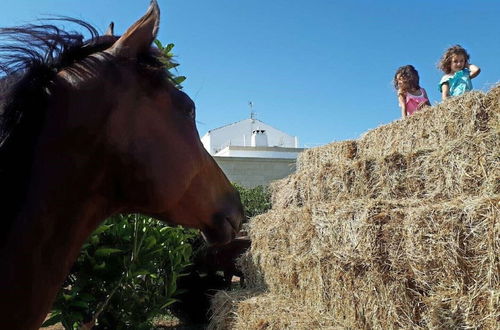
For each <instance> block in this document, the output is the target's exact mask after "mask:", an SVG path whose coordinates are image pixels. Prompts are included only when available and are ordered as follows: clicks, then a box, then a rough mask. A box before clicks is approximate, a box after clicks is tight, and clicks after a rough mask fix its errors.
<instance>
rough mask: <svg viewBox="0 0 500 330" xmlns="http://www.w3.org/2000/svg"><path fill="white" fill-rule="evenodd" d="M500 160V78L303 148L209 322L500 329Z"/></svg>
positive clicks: (255, 223)
mask: <svg viewBox="0 0 500 330" xmlns="http://www.w3.org/2000/svg"><path fill="white" fill-rule="evenodd" d="M499 164H500V86H497V87H495V88H493V89H492V90H491V91H490V92H488V93H487V94H483V93H480V92H472V93H468V94H466V95H464V96H462V97H458V98H452V99H450V100H447V101H445V102H443V103H441V104H440V105H438V106H436V107H431V108H427V109H426V110H425V111H421V112H419V113H417V114H416V115H414V116H411V117H410V118H408V119H406V120H399V121H397V122H395V123H391V124H389V125H385V126H382V127H379V128H376V129H374V130H372V131H369V132H367V133H366V134H365V135H364V136H362V137H361V138H360V139H359V140H356V141H344V142H338V143H333V144H330V145H327V146H323V147H319V148H314V149H310V150H307V151H306V152H304V153H302V154H301V155H300V157H299V160H298V171H297V172H296V173H294V174H293V175H291V176H289V177H287V178H285V179H282V180H280V181H277V182H275V183H273V184H272V186H271V193H272V201H273V208H272V210H270V211H269V212H268V213H266V214H264V215H261V216H258V217H255V218H253V219H252V220H251V222H250V225H249V233H250V236H251V238H252V248H251V251H250V252H249V253H248V254H246V255H245V256H244V257H243V258H242V259H241V260H240V263H241V265H242V267H243V268H244V273H245V274H246V275H247V277H249V278H252V280H251V281H249V282H248V283H247V285H248V287H247V289H246V291H241V292H240V291H236V292H231V293H226V294H222V293H221V294H220V295H219V294H218V295H217V296H216V297H219V298H220V299H219V300H218V301H214V304H213V308H214V310H215V311H218V312H216V313H215V315H214V319H213V321H212V323H211V326H212V327H213V328H218V329H229V328H235V329H264V328H271V329H282V328H298V329H311V328H334V329H337V328H350V329H358V328H362V329H372V328H375V329H394V328H411V329H427V328H445V329H455V328H461V329H468V328H474V329H498V324H500V221H499V219H500V165H499ZM243 265H244V266H243ZM247 272H248V273H247Z"/></svg>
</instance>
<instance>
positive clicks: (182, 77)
mask: <svg viewBox="0 0 500 330" xmlns="http://www.w3.org/2000/svg"><path fill="white" fill-rule="evenodd" d="M184 80H186V77H184V76H178V77H175V78H174V81H175V83H176V84H178V85H180V84H181V83H182V82H183V81H184Z"/></svg>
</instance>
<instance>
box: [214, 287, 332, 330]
mask: <svg viewBox="0 0 500 330" xmlns="http://www.w3.org/2000/svg"><path fill="white" fill-rule="evenodd" d="M214 306H217V307H222V308H221V309H219V310H216V311H214V317H213V318H212V320H211V322H210V324H209V326H208V329H234V330H237V329H241V330H248V329H259V330H263V329H276V330H281V329H307V330H310V329H329V328H330V329H332V328H336V329H339V328H340V327H339V324H338V323H336V321H335V320H333V319H332V318H331V317H329V316H328V315H322V314H320V313H319V312H318V310H316V309H314V308H309V307H304V306H302V305H301V304H298V303H297V302H296V301H294V300H290V299H286V298H284V297H282V296H279V295H273V294H260V295H257V296H252V292H248V291H240V292H220V293H218V294H217V295H216V296H215V297H214Z"/></svg>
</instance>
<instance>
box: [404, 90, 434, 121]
mask: <svg viewBox="0 0 500 330" xmlns="http://www.w3.org/2000/svg"><path fill="white" fill-rule="evenodd" d="M427 101H429V99H428V98H427V93H426V92H425V89H423V88H420V95H419V96H415V95H412V94H410V93H406V112H407V113H408V115H409V116H411V115H413V114H414V113H415V112H416V111H417V110H418V107H419V105H420V104H425V103H426V102H427Z"/></svg>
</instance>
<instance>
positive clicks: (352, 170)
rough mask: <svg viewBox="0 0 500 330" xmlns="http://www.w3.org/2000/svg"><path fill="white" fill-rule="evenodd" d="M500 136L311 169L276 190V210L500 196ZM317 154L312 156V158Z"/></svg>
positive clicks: (480, 136) (471, 138)
mask: <svg viewBox="0 0 500 330" xmlns="http://www.w3.org/2000/svg"><path fill="white" fill-rule="evenodd" d="M499 150H500V133H499V132H492V131H489V132H486V133H479V134H476V135H474V136H464V137H463V138H460V139H456V140H452V141H450V142H449V143H447V144H445V145H443V146H442V147H441V148H439V149H434V150H430V149H422V150H417V151H415V152H411V153H407V154H400V153H397V152H396V153H392V154H389V155H386V156H384V157H376V158H362V159H357V160H344V161H338V162H337V163H335V164H334V165H325V164H323V165H322V166H320V167H314V166H311V167H306V166H305V165H303V168H302V170H301V171H300V172H297V173H295V174H292V175H290V176H289V177H288V178H285V179H282V180H280V181H278V182H275V183H274V184H273V185H272V186H271V191H272V201H273V207H274V208H277V209H279V208H285V207H289V206H291V205H294V206H302V205H306V204H307V203H312V204H314V203H318V202H335V201H340V200H349V199H353V198H361V197H365V196H368V197H370V198H382V199H402V198H414V199H422V200H433V201H440V200H445V199H451V198H455V197H457V196H478V195H481V194H482V193H488V194H497V193H500V184H499V182H500V168H499V166H498V164H499V163H500V152H499ZM310 153H312V152H310Z"/></svg>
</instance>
